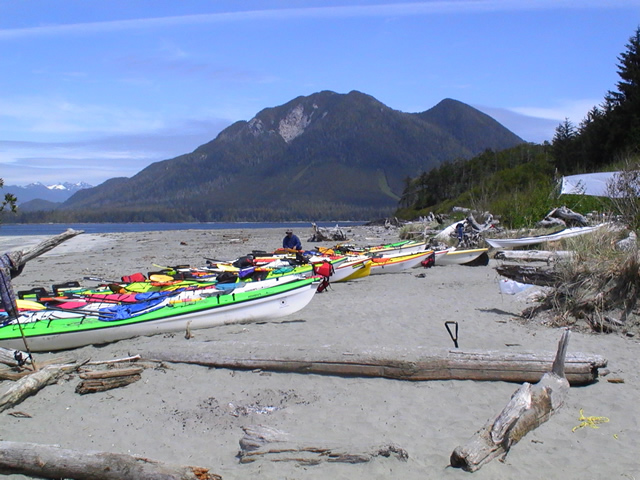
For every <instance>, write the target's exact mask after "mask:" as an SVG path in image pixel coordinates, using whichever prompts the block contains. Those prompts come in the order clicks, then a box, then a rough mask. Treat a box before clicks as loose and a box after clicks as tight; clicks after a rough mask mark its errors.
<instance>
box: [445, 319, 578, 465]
mask: <svg viewBox="0 0 640 480" xmlns="http://www.w3.org/2000/svg"><path fill="white" fill-rule="evenodd" d="M568 343H569V330H568V329H567V330H565V331H564V332H563V334H562V338H561V339H560V342H559V344H558V352H557V354H556V358H555V360H554V362H553V366H552V369H551V371H550V372H548V373H546V374H545V375H544V376H543V377H542V379H541V380H540V381H539V382H538V383H537V384H535V385H531V384H529V383H524V384H523V385H522V386H521V387H520V388H519V389H518V390H517V391H516V392H515V393H514V394H513V396H512V397H511V400H510V401H509V403H508V404H507V405H506V407H505V408H504V409H503V410H502V411H501V412H500V414H499V415H498V416H497V417H495V418H494V419H492V420H490V421H489V422H488V423H487V424H486V425H485V426H484V427H483V428H482V429H481V430H479V431H478V432H477V433H476V434H475V435H474V436H473V437H472V438H471V439H470V440H469V441H468V442H467V443H466V444H465V445H462V446H459V447H456V449H455V450H454V451H453V453H452V454H451V459H450V461H451V466H453V467H458V468H462V469H463V470H466V471H469V472H474V471H476V470H478V469H479V468H480V467H482V465H484V464H485V463H487V462H489V461H491V460H492V459H494V458H496V457H498V456H501V455H502V456H504V455H506V454H507V453H508V452H509V449H510V448H511V446H512V445H515V444H516V443H518V442H519V441H520V440H521V439H522V438H523V437H524V436H525V435H526V434H527V433H529V432H530V431H532V430H534V429H535V428H537V427H538V426H540V425H542V424H543V423H544V422H546V421H547V420H548V419H549V418H550V417H551V415H553V414H554V413H555V412H556V411H557V410H558V409H559V408H560V407H561V406H562V405H563V404H564V400H565V398H566V396H567V394H568V392H569V382H568V381H567V379H566V378H565V376H564V372H565V363H564V362H565V357H566V352H567V345H568Z"/></svg>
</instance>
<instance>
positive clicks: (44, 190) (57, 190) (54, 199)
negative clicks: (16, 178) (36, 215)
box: [2, 182, 93, 208]
mask: <svg viewBox="0 0 640 480" xmlns="http://www.w3.org/2000/svg"><path fill="white" fill-rule="evenodd" d="M92 187H93V185H89V184H88V183H84V182H80V183H68V182H65V183H56V184H53V185H45V184H43V183H40V182H34V183H30V184H29V185H25V186H18V185H4V187H3V188H2V193H3V195H4V194H5V193H11V194H13V195H15V196H16V198H17V199H18V206H20V207H21V208H24V204H25V203H27V202H31V201H33V200H39V201H44V202H45V203H44V204H42V205H46V204H47V203H52V204H58V203H62V202H64V201H66V200H67V199H68V198H69V197H71V196H72V195H73V194H74V193H76V192H77V191H79V190H82V189H85V188H92ZM38 203H40V202H38Z"/></svg>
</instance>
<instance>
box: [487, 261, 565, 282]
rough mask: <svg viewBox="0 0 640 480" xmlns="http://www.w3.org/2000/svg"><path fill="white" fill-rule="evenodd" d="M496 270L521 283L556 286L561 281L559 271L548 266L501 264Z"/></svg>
mask: <svg viewBox="0 0 640 480" xmlns="http://www.w3.org/2000/svg"><path fill="white" fill-rule="evenodd" d="M496 271H497V272H498V273H499V274H500V275H502V276H503V277H507V278H510V279H511V280H515V281H516V282H520V283H527V284H530V285H538V286H540V287H555V286H557V285H558V283H559V282H560V281H561V279H560V277H559V275H558V273H557V272H555V271H554V270H553V269H552V268H548V267H533V266H531V265H524V266H523V265H500V266H497V267H496Z"/></svg>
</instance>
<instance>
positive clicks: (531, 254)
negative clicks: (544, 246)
mask: <svg viewBox="0 0 640 480" xmlns="http://www.w3.org/2000/svg"><path fill="white" fill-rule="evenodd" d="M574 255H575V253H574V252H572V251H570V250H558V251H556V252H550V251H548V250H498V251H497V252H496V253H495V255H494V256H493V258H495V259H496V260H517V261H524V262H547V263H551V262H556V261H558V260H561V259H566V258H572V257H573V256H574Z"/></svg>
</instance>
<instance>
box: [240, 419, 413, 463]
mask: <svg viewBox="0 0 640 480" xmlns="http://www.w3.org/2000/svg"><path fill="white" fill-rule="evenodd" d="M242 430H244V436H243V437H242V438H241V439H240V452H238V459H239V460H240V463H251V462H255V461H257V460H262V459H264V460H271V461H272V462H295V463H297V464H299V465H318V464H320V463H323V462H328V463H366V462H369V461H371V460H372V459H373V458H375V457H387V458H388V457H391V456H394V457H396V458H397V459H399V460H403V461H406V460H407V459H408V458H409V455H408V454H407V452H406V451H405V450H404V449H403V448H400V447H398V446H397V445H393V444H389V445H383V446H380V447H374V448H369V449H367V451H363V452H355V453H354V452H348V451H346V449H345V448H341V447H328V446H309V445H306V446H305V445H298V444H295V443H293V442H291V440H290V439H289V435H288V434H287V433H286V432H283V431H281V430H278V429H275V428H271V427H267V426H265V425H250V426H248V427H243V428H242Z"/></svg>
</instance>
